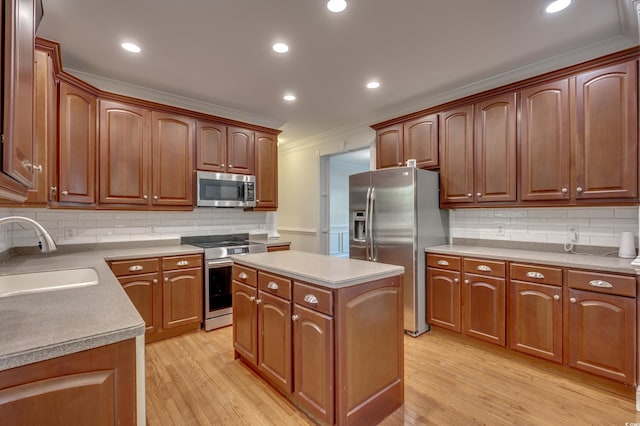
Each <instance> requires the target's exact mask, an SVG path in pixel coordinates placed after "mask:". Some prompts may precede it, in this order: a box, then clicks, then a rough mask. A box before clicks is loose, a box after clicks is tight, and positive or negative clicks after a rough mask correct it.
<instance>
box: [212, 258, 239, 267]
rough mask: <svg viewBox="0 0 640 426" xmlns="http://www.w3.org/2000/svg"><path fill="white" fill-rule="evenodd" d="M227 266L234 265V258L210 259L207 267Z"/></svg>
mask: <svg viewBox="0 0 640 426" xmlns="http://www.w3.org/2000/svg"><path fill="white" fill-rule="evenodd" d="M225 266H233V260H231V259H222V260H208V261H207V268H223V267H225Z"/></svg>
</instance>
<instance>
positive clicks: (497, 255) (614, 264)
mask: <svg viewBox="0 0 640 426" xmlns="http://www.w3.org/2000/svg"><path fill="white" fill-rule="evenodd" d="M425 252H427V253H437V254H445V255H452V256H466V257H482V258H486V259H496V260H509V261H515V262H528V263H542V264H545V265H554V266H562V267H569V268H581V269H592V270H598V271H607V272H618V273H623V274H636V269H635V268H634V266H633V265H631V262H632V261H633V260H634V259H622V258H619V257H605V256H597V255H582V254H571V253H555V252H544V251H533V250H515V249H507V248H495V247H476V246H463V245H441V246H434V247H427V248H426V249H425Z"/></svg>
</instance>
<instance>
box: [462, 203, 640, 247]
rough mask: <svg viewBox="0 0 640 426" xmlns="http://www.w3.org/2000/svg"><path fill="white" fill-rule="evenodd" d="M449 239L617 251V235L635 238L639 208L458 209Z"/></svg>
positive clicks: (618, 240)
mask: <svg viewBox="0 0 640 426" xmlns="http://www.w3.org/2000/svg"><path fill="white" fill-rule="evenodd" d="M450 226H451V236H452V238H465V239H479V240H502V241H523V242H534V243H555V244H564V243H567V242H569V240H568V236H569V232H570V231H569V228H571V229H572V230H573V229H575V230H576V231H577V237H578V239H577V241H576V242H575V244H576V245H586V246H602V247H618V246H619V244H620V233H621V232H623V231H630V232H633V235H634V236H635V238H636V240H637V238H638V207H634V206H631V207H584V208H582V207H574V208H536V209H533V208H532V209H459V210H452V211H451V217H450Z"/></svg>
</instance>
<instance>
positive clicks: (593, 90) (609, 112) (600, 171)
mask: <svg viewBox="0 0 640 426" xmlns="http://www.w3.org/2000/svg"><path fill="white" fill-rule="evenodd" d="M637 91H638V88H637V63H636V61H631V62H627V63H624V64H619V65H613V66H610V67H606V68H602V69H598V70H595V71H590V72H586V73H582V74H578V76H577V77H576V115H577V117H576V130H577V131H576V145H575V152H576V154H575V155H576V161H575V170H576V183H575V186H576V187H575V191H576V198H577V199H578V200H581V199H594V198H596V199H597V198H623V199H624V198H636V197H637V195H638V191H637V189H638V171H637V169H638V105H637Z"/></svg>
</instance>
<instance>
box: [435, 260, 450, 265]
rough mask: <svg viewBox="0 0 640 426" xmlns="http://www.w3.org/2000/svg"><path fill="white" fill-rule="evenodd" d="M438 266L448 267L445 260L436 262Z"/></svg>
mask: <svg viewBox="0 0 640 426" xmlns="http://www.w3.org/2000/svg"><path fill="white" fill-rule="evenodd" d="M438 265H441V266H449V262H447V261H446V260H438Z"/></svg>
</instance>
